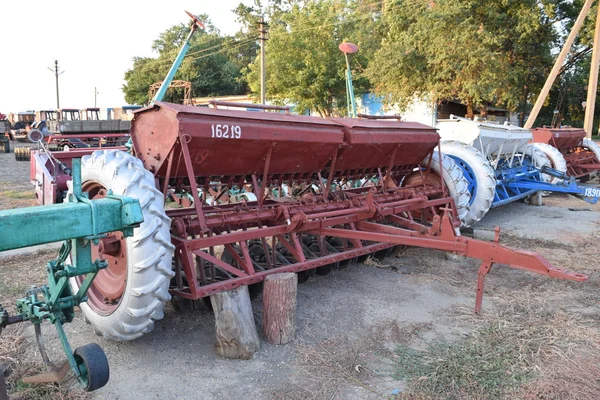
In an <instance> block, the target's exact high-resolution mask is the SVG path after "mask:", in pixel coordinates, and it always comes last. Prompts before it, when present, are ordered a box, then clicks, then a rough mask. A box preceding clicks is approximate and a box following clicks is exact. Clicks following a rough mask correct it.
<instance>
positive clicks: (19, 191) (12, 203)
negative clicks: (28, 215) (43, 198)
mask: <svg viewBox="0 0 600 400" xmlns="http://www.w3.org/2000/svg"><path fill="white" fill-rule="evenodd" d="M0 193H2V196H0V210H8V209H12V208H20V207H32V206H37V205H38V204H37V200H36V197H35V191H34V189H33V187H32V186H31V185H30V184H25V185H21V184H18V185H17V184H14V183H5V182H0Z"/></svg>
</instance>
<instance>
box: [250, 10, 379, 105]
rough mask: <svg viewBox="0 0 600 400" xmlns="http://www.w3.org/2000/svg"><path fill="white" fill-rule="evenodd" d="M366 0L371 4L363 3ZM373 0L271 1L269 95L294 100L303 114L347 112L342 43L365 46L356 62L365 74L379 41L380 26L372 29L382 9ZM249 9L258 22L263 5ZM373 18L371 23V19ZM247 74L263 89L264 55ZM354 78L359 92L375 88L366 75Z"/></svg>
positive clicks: (252, 83)
mask: <svg viewBox="0 0 600 400" xmlns="http://www.w3.org/2000/svg"><path fill="white" fill-rule="evenodd" d="M363 3H365V4H367V3H369V4H370V6H368V7H363V6H362V4H363ZM373 4H374V3H373V2H372V1H371V2H366V1H365V2H363V1H356V0H350V1H342V0H317V1H293V0H292V1H287V2H285V3H282V2H281V1H276V2H270V3H269V6H268V7H267V8H268V10H269V14H270V15H269V23H270V32H269V40H268V41H267V43H266V50H265V51H266V54H267V56H266V70H267V79H266V87H267V98H268V99H270V100H272V101H274V102H276V103H293V104H294V105H295V108H296V111H297V112H299V113H304V112H307V111H310V110H314V111H316V112H318V113H319V114H320V115H322V116H329V115H333V114H345V113H346V84H345V69H346V64H345V60H344V56H343V53H341V52H340V50H339V49H338V45H339V44H340V43H341V42H342V41H344V40H346V41H351V42H353V43H356V44H358V45H359V47H360V48H361V50H360V51H359V53H357V54H355V55H353V56H352V60H351V61H352V67H353V69H355V72H357V73H360V72H361V71H362V69H363V68H364V67H366V65H367V58H366V56H365V55H366V54H368V52H369V48H368V47H369V45H371V44H372V43H373V40H372V36H373V33H374V30H371V31H369V28H368V27H369V26H370V25H371V22H373V21H374V19H373V18H374V11H376V10H377V8H378V6H377V5H373ZM258 6H260V4H258ZM245 11H246V14H245V17H246V19H247V20H253V23H256V20H257V19H256V13H257V12H260V10H259V8H258V7H256V8H253V9H245ZM369 18H371V22H369V21H366V20H368V19H369ZM361 20H363V22H362V23H361ZM365 21H366V22H365ZM369 35H371V37H369ZM375 42H376V43H378V41H377V40H376V41H375ZM363 45H365V46H366V47H365V48H363ZM245 75H246V78H247V80H248V83H249V86H250V89H251V90H252V92H253V93H255V94H257V93H260V59H259V58H256V59H255V60H254V61H253V62H252V63H251V64H250V65H249V66H248V69H247V70H245ZM354 83H355V91H356V93H357V94H360V93H362V92H364V91H366V90H367V89H368V87H369V82H368V80H366V79H364V78H361V77H360V76H357V79H355V81H354Z"/></svg>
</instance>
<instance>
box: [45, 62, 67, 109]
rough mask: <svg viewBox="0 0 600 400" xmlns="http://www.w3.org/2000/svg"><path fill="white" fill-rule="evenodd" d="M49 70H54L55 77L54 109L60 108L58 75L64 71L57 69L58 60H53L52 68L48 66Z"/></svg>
mask: <svg viewBox="0 0 600 400" xmlns="http://www.w3.org/2000/svg"><path fill="white" fill-rule="evenodd" d="M48 69H49V70H50V71H51V72H54V76H55V77H56V109H57V110H58V109H60V97H59V96H58V76H59V75H62V74H64V72H65V71H59V69H58V60H54V68H50V67H48Z"/></svg>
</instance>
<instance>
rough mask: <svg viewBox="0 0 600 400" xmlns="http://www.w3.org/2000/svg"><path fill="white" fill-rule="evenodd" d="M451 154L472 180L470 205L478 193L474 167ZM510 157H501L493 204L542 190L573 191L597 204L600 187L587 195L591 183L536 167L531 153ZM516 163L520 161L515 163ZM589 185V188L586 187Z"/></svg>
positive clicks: (469, 181) (520, 197)
mask: <svg viewBox="0 0 600 400" xmlns="http://www.w3.org/2000/svg"><path fill="white" fill-rule="evenodd" d="M448 156H449V157H451V158H452V159H453V160H454V161H455V162H456V164H457V165H458V167H459V168H460V169H461V170H462V171H463V175H464V177H465V178H466V180H467V182H468V184H469V186H468V189H469V193H470V194H471V200H470V202H469V205H471V204H473V201H474V199H475V195H476V194H477V181H476V179H475V174H474V173H473V169H472V168H471V166H469V165H468V164H467V163H466V162H465V161H464V160H463V159H461V158H460V157H457V156H454V155H448ZM510 161H511V160H509V159H502V160H500V162H499V163H498V167H497V168H496V170H495V171H494V173H495V178H496V190H495V193H494V201H493V202H492V208H494V207H499V206H502V205H505V204H508V203H512V202H514V201H517V200H520V199H522V198H525V197H527V196H531V195H532V194H534V193H535V192H539V191H547V192H558V193H569V194H574V195H578V196H581V197H582V198H583V199H584V200H585V201H587V202H588V203H592V204H596V202H598V200H599V199H600V190H598V191H595V192H592V194H594V196H586V194H589V193H590V191H589V187H588V188H586V187H585V186H579V185H578V184H577V182H576V181H575V179H574V178H572V177H567V176H565V175H564V174H563V173H561V172H560V171H556V170H553V169H552V168H548V167H543V168H542V169H539V168H537V167H536V166H535V165H534V164H533V163H532V161H531V158H529V157H528V156H525V157H524V158H523V160H522V162H521V158H520V157H519V156H515V157H514V158H513V160H512V164H511V162H510ZM515 164H518V165H516V166H514V165H515ZM543 174H548V175H551V176H556V177H559V178H561V179H564V181H563V182H562V183H559V184H551V183H547V182H544V180H543V178H542V175H543ZM586 189H588V190H587V191H586Z"/></svg>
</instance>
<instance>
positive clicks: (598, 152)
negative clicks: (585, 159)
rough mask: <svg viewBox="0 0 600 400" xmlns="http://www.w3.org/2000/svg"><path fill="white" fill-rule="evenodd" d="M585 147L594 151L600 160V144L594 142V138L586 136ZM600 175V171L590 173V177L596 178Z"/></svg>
mask: <svg viewBox="0 0 600 400" xmlns="http://www.w3.org/2000/svg"><path fill="white" fill-rule="evenodd" d="M583 147H586V148H587V149H588V150H590V151H591V152H593V153H594V154H595V155H596V158H597V159H598V161H600V145H598V143H596V142H594V141H593V140H592V139H588V138H585V139H583ZM598 175H600V171H595V172H592V173H591V174H590V178H595V177H597V176H598Z"/></svg>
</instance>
